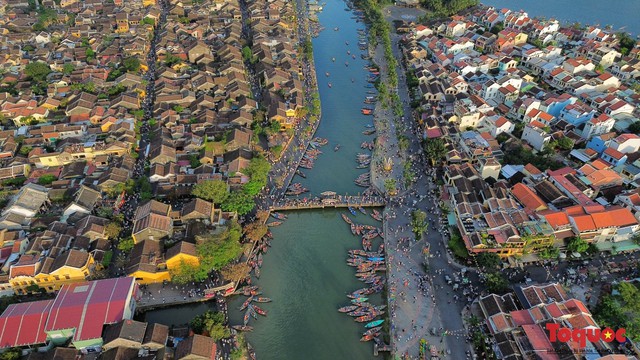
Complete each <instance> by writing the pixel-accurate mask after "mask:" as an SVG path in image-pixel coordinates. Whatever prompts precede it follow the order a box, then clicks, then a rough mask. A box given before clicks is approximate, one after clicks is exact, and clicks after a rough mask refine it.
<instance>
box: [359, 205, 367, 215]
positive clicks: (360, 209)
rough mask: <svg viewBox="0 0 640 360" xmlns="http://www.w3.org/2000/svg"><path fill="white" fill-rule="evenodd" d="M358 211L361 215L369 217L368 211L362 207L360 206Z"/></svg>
mask: <svg viewBox="0 0 640 360" xmlns="http://www.w3.org/2000/svg"><path fill="white" fill-rule="evenodd" d="M358 211H360V212H361V213H363V214H365V215H367V211H366V210H365V209H364V208H363V207H362V206H358Z"/></svg>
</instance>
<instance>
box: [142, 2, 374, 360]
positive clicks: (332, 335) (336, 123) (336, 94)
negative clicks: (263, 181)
mask: <svg viewBox="0 0 640 360" xmlns="http://www.w3.org/2000/svg"><path fill="white" fill-rule="evenodd" d="M344 9H345V5H344V2H343V1H339V0H328V1H327V3H326V6H325V7H324V10H323V12H322V13H321V14H319V20H320V22H321V24H322V25H323V26H325V27H326V30H325V31H323V32H322V33H321V34H320V36H319V37H317V38H315V39H314V40H313V48H314V57H315V66H316V69H317V74H318V86H319V90H320V98H321V102H322V119H321V123H320V126H319V128H318V131H317V133H316V136H320V137H324V138H327V139H328V140H329V144H328V145H327V146H325V147H323V148H322V151H323V152H324V154H322V155H320V157H319V158H318V159H317V161H316V163H315V167H314V168H313V169H310V170H305V169H302V171H303V172H304V173H305V174H306V175H307V178H306V179H302V178H300V177H296V178H294V182H300V183H302V184H303V185H304V186H305V187H307V188H309V189H310V190H311V193H312V194H319V193H321V192H323V191H327V190H331V191H335V192H337V193H338V194H349V195H356V194H357V193H359V192H362V191H363V190H364V188H361V187H358V186H356V185H355V184H354V183H353V180H354V179H355V178H356V177H357V176H358V175H359V174H361V173H364V172H366V171H368V169H367V170H365V169H360V170H359V169H356V168H355V167H356V162H355V156H356V154H357V153H359V152H369V151H368V150H367V151H365V150H362V149H361V148H360V144H361V143H362V142H363V141H372V140H373V137H371V136H365V135H363V134H362V131H364V130H366V128H365V125H366V124H372V122H373V118H372V117H371V116H364V115H362V114H361V113H360V108H361V107H362V105H363V100H364V98H365V97H366V96H367V91H368V90H371V89H367V88H365V85H366V84H367V82H366V77H367V74H368V72H367V71H366V70H365V69H364V66H365V65H367V62H366V61H365V60H362V59H361V58H360V54H361V53H362V51H360V50H359V49H358V45H357V44H358V32H357V30H358V29H364V25H363V24H362V23H357V22H356V21H355V20H354V19H351V16H352V15H353V14H352V12H350V11H345V10H344ZM335 27H338V28H339V30H338V31H334V28H335ZM345 42H348V43H349V45H346V44H345ZM348 50H349V51H351V53H352V54H355V57H356V58H355V59H353V58H352V56H351V55H348V54H347V51H348ZM333 57H335V62H334V61H332V58H333ZM345 62H348V66H345ZM327 72H328V73H329V76H328V77H327V76H326V75H325V73H327ZM352 79H353V81H352ZM329 83H331V85H332V87H331V88H330V87H329V86H328V84H329ZM336 144H340V145H341V147H340V150H339V151H337V152H334V147H335V146H336ZM344 211H345V210H342V212H344ZM340 213H341V211H338V210H314V211H299V212H290V213H288V215H289V219H288V220H287V221H285V222H284V224H283V225H281V226H279V227H275V228H272V232H273V235H274V240H273V241H272V245H273V247H272V248H271V249H270V250H269V252H268V253H267V254H265V256H264V265H263V268H262V272H261V278H260V280H258V281H257V285H259V286H260V288H261V291H263V292H264V295H263V296H268V297H270V298H272V299H273V302H272V303H268V304H260V305H261V307H262V308H263V309H265V310H267V311H268V316H267V317H260V318H259V319H258V320H257V321H256V320H253V319H252V320H251V321H250V325H252V326H254V328H255V330H254V331H253V332H251V333H247V339H248V341H249V342H250V343H251V344H252V346H253V347H254V348H255V349H256V353H257V356H258V358H259V359H261V360H263V359H267V360H268V359H278V360H282V359H308V360H313V359H355V360H358V359H373V358H374V357H373V344H372V343H371V342H370V343H362V342H360V341H359V339H360V336H361V335H362V332H363V331H364V327H363V324H360V323H356V322H354V321H353V320H352V318H350V317H349V316H347V315H345V314H341V313H339V312H337V308H338V307H340V306H344V305H348V304H349V301H348V300H349V299H348V298H347V297H346V296H345V295H346V294H348V293H350V292H352V291H354V290H356V289H358V288H362V287H364V286H365V284H364V283H362V282H359V281H357V279H356V277H355V271H354V269H353V268H351V267H348V266H347V265H346V258H347V251H348V250H349V249H358V248H361V244H360V238H359V237H354V236H352V235H351V232H350V231H349V228H348V226H347V225H346V224H345V223H344V221H343V220H342V219H341V218H340ZM352 218H353V217H352ZM354 220H355V222H358V223H366V224H372V225H374V224H376V226H381V224H380V223H376V221H375V220H374V219H373V218H371V217H370V216H365V215H362V214H358V215H357V216H356V217H355V219H354ZM379 244H380V239H379V238H378V239H376V240H375V241H374V249H377V247H378V245H379ZM244 299H245V297H243V296H240V297H237V298H235V299H232V300H231V301H230V304H229V309H230V314H229V318H230V322H231V324H240V323H242V315H243V314H242V313H240V312H239V311H237V310H235V309H237V308H238V307H239V306H240V304H241V303H242V301H244ZM370 299H371V302H372V303H374V304H381V303H382V298H381V296H380V295H379V294H378V295H374V296H372V297H370ZM206 309H207V306H206V305H204V304H200V305H194V306H189V307H181V308H173V309H164V310H157V311H152V312H149V313H148V314H147V317H146V319H147V320H149V321H153V322H161V323H167V324H170V325H171V324H180V323H184V322H186V321H188V318H191V317H193V316H194V315H195V314H197V313H199V312H203V311H205V310H206Z"/></svg>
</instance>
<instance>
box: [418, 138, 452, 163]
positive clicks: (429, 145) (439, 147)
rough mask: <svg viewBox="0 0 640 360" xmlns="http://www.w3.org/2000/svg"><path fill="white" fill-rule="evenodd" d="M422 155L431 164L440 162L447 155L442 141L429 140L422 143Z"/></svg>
mask: <svg viewBox="0 0 640 360" xmlns="http://www.w3.org/2000/svg"><path fill="white" fill-rule="evenodd" d="M423 149H424V154H425V155H426V156H427V158H428V159H429V160H431V163H434V164H435V163H437V162H439V161H441V160H442V159H443V158H444V157H445V155H447V147H446V145H445V143H444V140H442V139H439V138H438V139H429V140H427V141H425V142H424V143H423Z"/></svg>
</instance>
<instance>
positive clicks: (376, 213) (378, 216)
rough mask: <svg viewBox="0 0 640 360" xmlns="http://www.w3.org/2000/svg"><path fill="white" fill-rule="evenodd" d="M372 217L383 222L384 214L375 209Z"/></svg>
mask: <svg viewBox="0 0 640 360" xmlns="http://www.w3.org/2000/svg"><path fill="white" fill-rule="evenodd" d="M371 217H372V218H374V219H376V220H378V221H382V214H381V213H380V211H378V210H376V209H373V212H371Z"/></svg>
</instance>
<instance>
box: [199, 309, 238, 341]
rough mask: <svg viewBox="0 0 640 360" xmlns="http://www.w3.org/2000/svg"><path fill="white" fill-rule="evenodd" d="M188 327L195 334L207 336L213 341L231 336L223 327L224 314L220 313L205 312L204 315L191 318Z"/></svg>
mask: <svg viewBox="0 0 640 360" xmlns="http://www.w3.org/2000/svg"><path fill="white" fill-rule="evenodd" d="M190 325H191V329H192V330H193V331H194V332H195V333H199V334H203V335H208V336H209V337H211V338H212V339H213V340H214V341H219V340H221V339H224V338H228V337H229V336H231V332H230V330H229V329H228V328H227V327H226V326H225V318H224V314H223V313H221V312H216V311H212V310H207V311H206V312H205V313H204V314H202V315H198V316H196V317H195V318H193V320H191V323H190Z"/></svg>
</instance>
